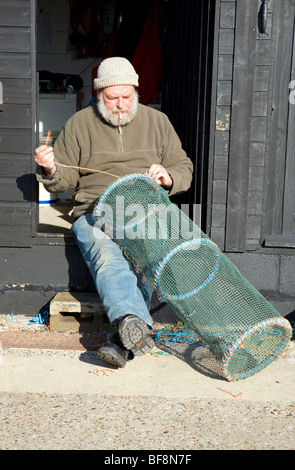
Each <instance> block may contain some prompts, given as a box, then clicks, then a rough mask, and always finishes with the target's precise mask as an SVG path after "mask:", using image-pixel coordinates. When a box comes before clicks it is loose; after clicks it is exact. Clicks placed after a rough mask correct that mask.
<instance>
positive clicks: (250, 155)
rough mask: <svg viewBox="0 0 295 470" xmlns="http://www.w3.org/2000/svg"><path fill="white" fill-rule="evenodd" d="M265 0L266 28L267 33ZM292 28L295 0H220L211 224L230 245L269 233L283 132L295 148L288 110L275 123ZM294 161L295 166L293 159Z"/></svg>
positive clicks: (255, 241) (248, 246) (254, 245)
mask: <svg viewBox="0 0 295 470" xmlns="http://www.w3.org/2000/svg"><path fill="white" fill-rule="evenodd" d="M263 6H266V7H267V23H266V35H264V34H261V33H262V29H261V11H262V8H263ZM293 34H294V1H293V0H287V1H286V2H281V1H280V0H270V1H269V2H263V1H261V0H230V1H229V0H219V1H218V2H217V7H216V23H215V60H214V63H215V69H214V79H213V83H214V84H215V86H214V87H213V90H212V94H213V99H212V103H213V107H212V128H211V150H210V157H209V158H210V163H209V193H208V208H209V210H208V218H207V232H208V233H209V234H210V235H211V238H212V239H213V240H214V241H215V242H216V243H217V244H218V245H219V246H220V248H221V249H223V250H224V251H227V252H246V251H248V250H257V249H259V248H261V247H262V246H263V245H264V244H265V239H266V238H267V235H269V229H268V227H267V225H269V219H271V216H272V210H273V208H272V206H271V205H270V200H271V195H273V194H275V192H276V191H277V192H280V188H278V187H277V188H275V187H274V186H272V185H271V184H270V182H271V178H273V179H274V180H275V179H276V174H275V170H272V172H271V166H272V165H275V166H282V165H283V167H285V166H284V165H285V163H283V162H282V164H280V162H279V161H277V162H276V163H273V162H274V159H275V158H276V157H275V156H274V154H276V152H280V150H281V149H280V147H279V141H278V136H279V135H280V138H281V139H287V138H289V141H290V139H291V140H292V139H293V148H294V133H291V130H289V137H288V123H287V118H286V119H285V122H284V121H278V122H277V124H276V126H277V127H276V128H275V127H274V122H275V118H276V113H277V112H278V110H277V109H276V110H274V108H273V100H274V95H275V90H276V88H280V89H282V85H281V82H280V77H279V73H280V70H279V68H278V67H279V65H278V64H279V63H281V61H280V58H281V56H283V55H284V56H285V57H287V59H285V61H284V67H285V69H284V70H285V72H286V77H285V82H286V80H287V87H286V83H285V88H283V92H281V94H280V99H281V100H284V107H285V109H286V110H288V81H289V80H290V71H291V69H292V47H293ZM282 38H283V39H282ZM288 61H289V62H288ZM282 73H283V71H282ZM278 83H279V84H278ZM280 106H283V104H282V101H281V103H280ZM286 113H287V111H286V112H285V114H286ZM288 114H290V112H288ZM284 125H285V128H283V129H281V127H282V126H284ZM280 126H281V127H280ZM289 128H290V123H289ZM278 129H279V131H278ZM290 129H291V128H290ZM276 131H277V134H276V138H275V139H271V133H273V132H276ZM279 132H280V134H279ZM281 158H282V159H283V158H284V157H281ZM291 158H293V162H294V156H293V157H291ZM290 168H293V172H294V165H293V166H292V165H290ZM282 171H284V170H282ZM284 184H285V181H284V179H282V178H281V181H280V185H281V186H284ZM210 207H211V210H210ZM290 210H291V208H290ZM293 227H294V229H295V226H294V220H293ZM279 235H280V234H279ZM294 235H295V232H294ZM294 246H295V245H294Z"/></svg>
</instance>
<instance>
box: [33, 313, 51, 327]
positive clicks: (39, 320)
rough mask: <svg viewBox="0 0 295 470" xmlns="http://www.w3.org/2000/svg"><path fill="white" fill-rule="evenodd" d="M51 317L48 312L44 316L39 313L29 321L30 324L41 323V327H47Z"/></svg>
mask: <svg viewBox="0 0 295 470" xmlns="http://www.w3.org/2000/svg"><path fill="white" fill-rule="evenodd" d="M48 317H49V313H48V312H44V313H43V314H41V313H38V315H36V316H35V317H33V318H32V320H30V321H29V324H30V323H39V324H40V325H45V324H46V323H47V318H48Z"/></svg>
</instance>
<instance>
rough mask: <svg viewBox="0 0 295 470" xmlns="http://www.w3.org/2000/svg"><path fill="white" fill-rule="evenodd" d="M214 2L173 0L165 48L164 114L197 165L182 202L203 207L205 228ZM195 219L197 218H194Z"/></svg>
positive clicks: (168, 17)
mask: <svg viewBox="0 0 295 470" xmlns="http://www.w3.org/2000/svg"><path fill="white" fill-rule="evenodd" d="M214 19H215V0H198V1H196V0H186V1H183V0H169V1H168V2H167V30H166V40H165V44H164V50H163V82H162V111H163V112H165V113H166V114H167V115H168V116H169V118H170V120H171V121H172V123H173V125H174V127H175V129H176V131H177V133H178V135H179V137H180V139H181V141H182V144H183V147H184V149H185V150H186V152H187V154H188V156H189V157H190V158H191V159H192V161H193V163H194V165H195V172H194V180H193V184H192V186H191V188H190V190H189V191H188V192H187V193H186V194H185V195H183V196H180V197H178V198H177V200H175V201H174V202H176V203H177V204H182V203H184V204H188V203H189V204H201V227H202V228H203V230H204V227H205V226H206V212H207V210H206V209H207V189H208V188H207V180H208V147H209V125H210V100H211V80H212V61H213V43H214ZM191 215H192V214H191Z"/></svg>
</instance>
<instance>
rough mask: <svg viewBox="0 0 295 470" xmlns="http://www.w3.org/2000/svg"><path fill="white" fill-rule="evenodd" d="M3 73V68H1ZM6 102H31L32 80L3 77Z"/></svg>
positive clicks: (4, 99) (4, 101)
mask: <svg viewBox="0 0 295 470" xmlns="http://www.w3.org/2000/svg"><path fill="white" fill-rule="evenodd" d="M0 75H1V68H0ZM1 83H2V86H3V103H4V104H14V103H18V104H31V102H32V96H31V88H32V82H31V80H30V79H28V78H27V79H26V78H1Z"/></svg>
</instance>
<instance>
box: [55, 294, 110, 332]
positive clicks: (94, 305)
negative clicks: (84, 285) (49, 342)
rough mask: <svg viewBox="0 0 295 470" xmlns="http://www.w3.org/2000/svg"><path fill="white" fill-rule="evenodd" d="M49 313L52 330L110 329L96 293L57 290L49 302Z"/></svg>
mask: <svg viewBox="0 0 295 470" xmlns="http://www.w3.org/2000/svg"><path fill="white" fill-rule="evenodd" d="M49 313H50V331H52V332H59V333H66V332H77V331H79V332H85V333H88V332H98V331H100V330H105V331H112V327H111V325H110V323H109V321H108V318H107V316H106V313H105V311H104V309H103V306H102V304H101V301H100V299H99V297H98V295H97V294H91V293H85V292H59V293H58V294H56V296H55V297H54V298H53V299H52V300H51V302H50V310H49Z"/></svg>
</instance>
